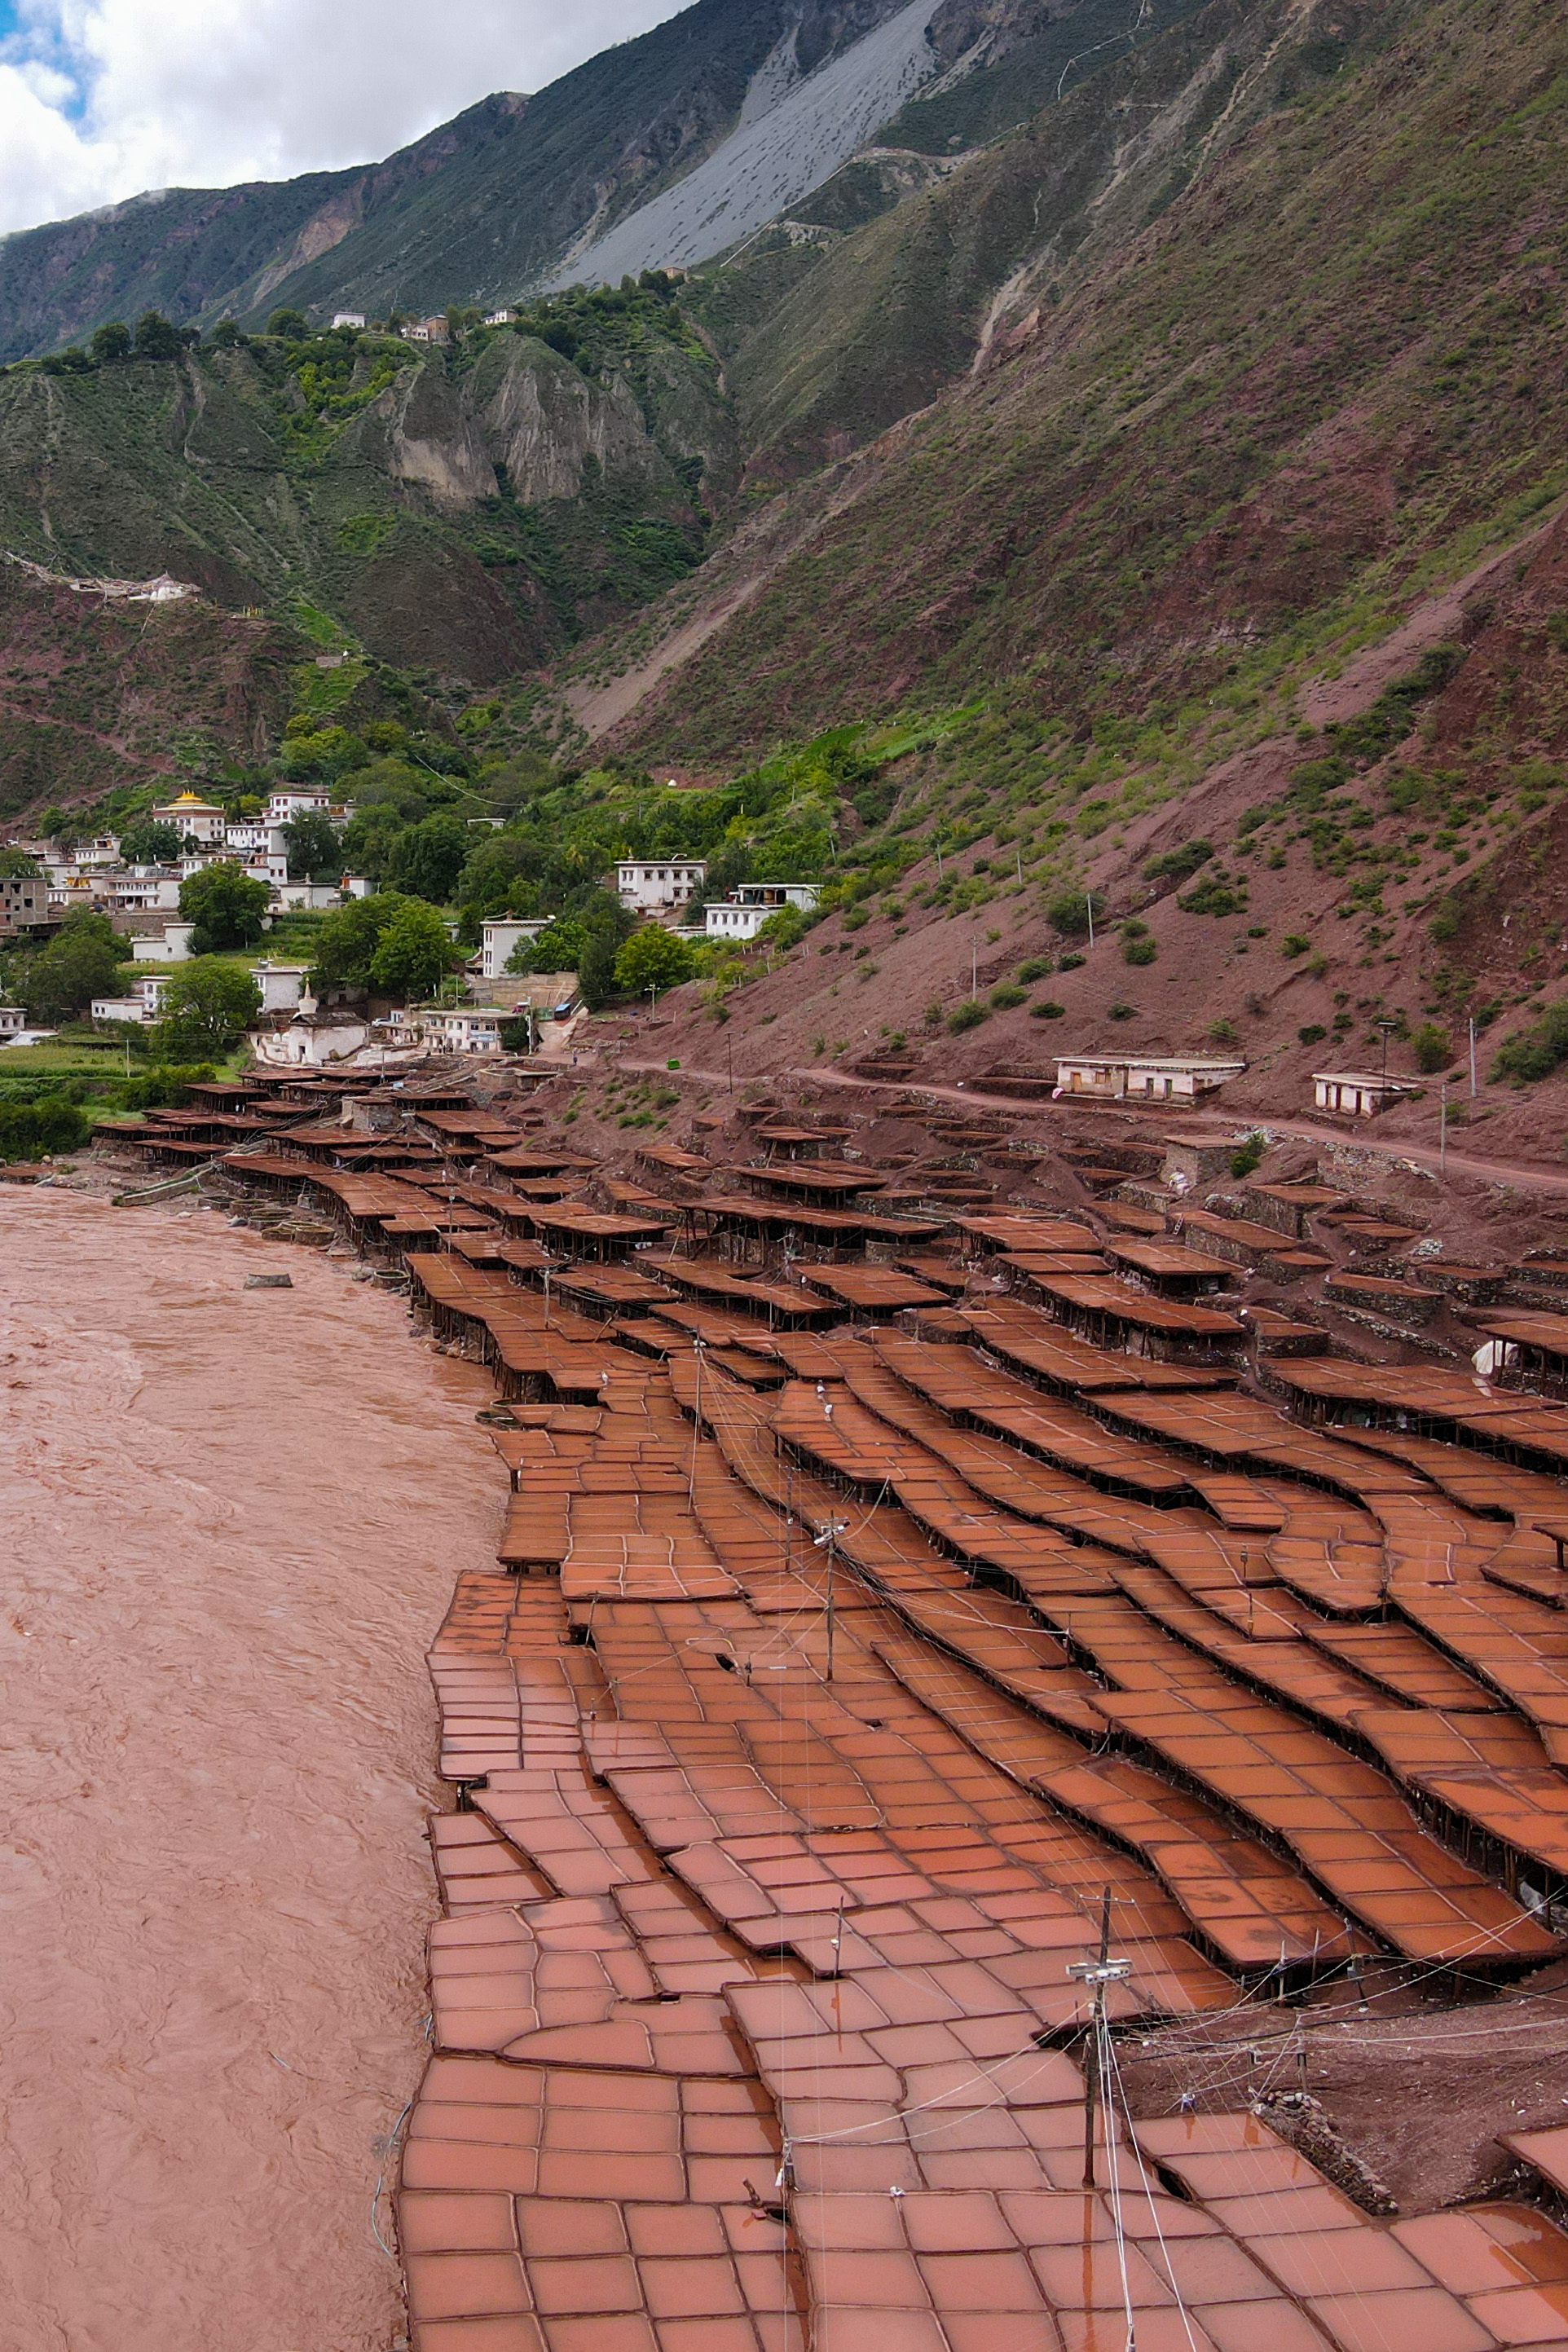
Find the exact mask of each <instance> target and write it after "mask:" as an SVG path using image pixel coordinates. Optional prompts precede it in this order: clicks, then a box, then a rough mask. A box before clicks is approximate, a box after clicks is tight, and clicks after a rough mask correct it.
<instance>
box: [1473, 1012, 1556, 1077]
mask: <svg viewBox="0 0 1568 2352" xmlns="http://www.w3.org/2000/svg"><path fill="white" fill-rule="evenodd" d="M1564 1062H1568V1003H1564V1004H1553V1005H1550V1006H1549V1007H1548V1008H1547V1010H1546V1011H1545V1012H1544V1013H1542V1016H1541V1018H1540V1020H1539V1021H1538V1022H1536V1024H1535V1025H1534V1027H1533V1028H1531V1029H1516V1030H1515V1031H1514V1033H1513V1035H1512V1036H1511V1037H1505V1038H1504V1040H1503V1042H1502V1044H1501V1045H1500V1047H1499V1048H1498V1056H1497V1059H1496V1061H1495V1062H1494V1063H1493V1064H1492V1072H1491V1074H1492V1076H1493V1077H1494V1078H1507V1079H1508V1080H1509V1082H1510V1085H1513V1086H1516V1087H1528V1086H1533V1085H1534V1084H1535V1082H1536V1080H1537V1079H1538V1078H1549V1077H1550V1076H1552V1072H1553V1070H1558V1069H1561V1068H1562V1066H1563V1063H1564Z"/></svg>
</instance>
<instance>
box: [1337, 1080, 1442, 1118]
mask: <svg viewBox="0 0 1568 2352" xmlns="http://www.w3.org/2000/svg"><path fill="white" fill-rule="evenodd" d="M1420 1091H1421V1090H1420V1087H1418V1086H1417V1085H1416V1084H1415V1081H1414V1080H1413V1079H1410V1078H1387V1077H1383V1076H1380V1075H1379V1073H1378V1072H1377V1071H1376V1070H1314V1071H1313V1073H1312V1101H1313V1104H1314V1106H1315V1108H1317V1109H1319V1110H1326V1111H1333V1112H1335V1113H1337V1114H1338V1116H1339V1117H1340V1118H1376V1117H1377V1115H1378V1112H1379V1111H1382V1110H1387V1109H1389V1108H1390V1107H1391V1106H1392V1105H1393V1104H1394V1103H1396V1102H1403V1101H1405V1099H1406V1098H1407V1097H1409V1096H1411V1095H1414V1094H1419V1092H1420Z"/></svg>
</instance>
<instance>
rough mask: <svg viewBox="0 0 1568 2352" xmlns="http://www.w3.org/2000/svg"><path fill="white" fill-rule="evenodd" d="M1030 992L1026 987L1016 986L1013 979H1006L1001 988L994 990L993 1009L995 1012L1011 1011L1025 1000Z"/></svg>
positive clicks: (992, 993)
mask: <svg viewBox="0 0 1568 2352" xmlns="http://www.w3.org/2000/svg"><path fill="white" fill-rule="evenodd" d="M1028 993H1029V992H1028V990H1027V989H1026V988H1016V987H1015V986H1014V985H1013V983H1012V982H1011V981H1005V982H1003V984H1002V986H1001V987H1000V988H994V989H993V990H992V992H991V1009H992V1011H993V1012H994V1013H1011V1012H1012V1010H1013V1008H1014V1006H1015V1005H1016V1004H1022V1003H1024V1002H1025V1000H1026V997H1027V995H1028Z"/></svg>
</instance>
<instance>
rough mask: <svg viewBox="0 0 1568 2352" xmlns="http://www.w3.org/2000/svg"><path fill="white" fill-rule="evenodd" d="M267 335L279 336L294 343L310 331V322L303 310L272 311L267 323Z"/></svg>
mask: <svg viewBox="0 0 1568 2352" xmlns="http://www.w3.org/2000/svg"><path fill="white" fill-rule="evenodd" d="M267 331H268V334H269V335H281V336H283V337H285V338H291V339H293V340H295V341H298V339H299V338H300V336H301V335H308V334H309V333H310V320H309V319H307V318H306V316H305V313H304V312H303V310H274V311H273V313H272V316H271V317H270V319H268V321H267Z"/></svg>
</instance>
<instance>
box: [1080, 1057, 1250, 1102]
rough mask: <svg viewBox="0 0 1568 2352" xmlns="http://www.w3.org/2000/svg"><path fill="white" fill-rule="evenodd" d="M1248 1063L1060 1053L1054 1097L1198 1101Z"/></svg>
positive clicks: (1086, 1099)
mask: <svg viewBox="0 0 1568 2352" xmlns="http://www.w3.org/2000/svg"><path fill="white" fill-rule="evenodd" d="M1246 1067H1247V1064H1246V1063H1245V1062H1239V1061H1215V1060H1213V1059H1212V1058H1208V1057H1204V1058H1202V1059H1192V1058H1190V1057H1188V1056H1186V1055H1172V1056H1158V1057H1150V1056H1147V1055H1137V1054H1063V1055H1058V1060H1057V1084H1056V1097H1055V1098H1056V1099H1058V1100H1061V1099H1064V1098H1066V1099H1074V1100H1078V1101H1085V1102H1148V1103H1166V1102H1197V1101H1199V1100H1201V1099H1202V1097H1204V1096H1205V1095H1212V1094H1215V1093H1216V1092H1217V1091H1218V1089H1219V1088H1220V1087H1223V1086H1224V1085H1225V1084H1226V1082H1227V1080H1229V1079H1231V1078H1239V1077H1240V1076H1241V1075H1242V1073H1243V1071H1244V1070H1245V1069H1246Z"/></svg>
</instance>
